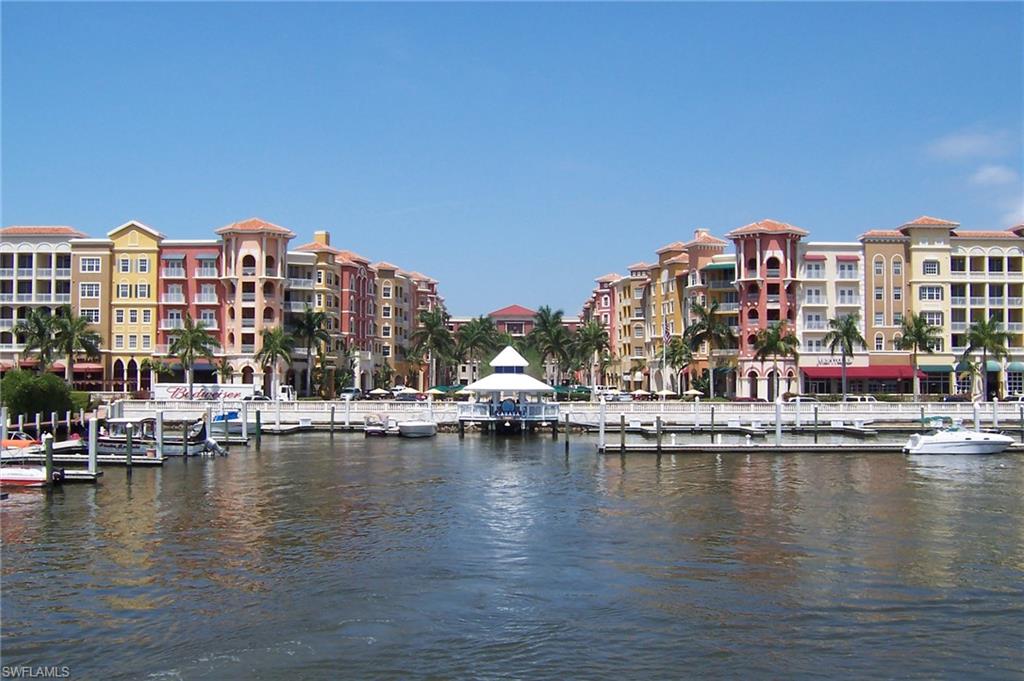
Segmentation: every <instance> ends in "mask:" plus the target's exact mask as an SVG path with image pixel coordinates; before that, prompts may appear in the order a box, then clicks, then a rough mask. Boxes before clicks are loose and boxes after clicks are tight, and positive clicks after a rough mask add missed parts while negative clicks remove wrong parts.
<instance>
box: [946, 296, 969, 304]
mask: <svg viewBox="0 0 1024 681" xmlns="http://www.w3.org/2000/svg"><path fill="white" fill-rule="evenodd" d="M949 302H950V303H951V304H953V305H966V304H967V297H966V296H953V297H951V298H950V299H949Z"/></svg>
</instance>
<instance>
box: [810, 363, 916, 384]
mask: <svg viewBox="0 0 1024 681" xmlns="http://www.w3.org/2000/svg"><path fill="white" fill-rule="evenodd" d="M801 371H803V372H804V376H806V377H807V378H842V377H843V369H842V367H805V368H803V369H801ZM917 375H918V377H919V378H927V377H928V375H927V374H925V373H924V372H923V371H919V372H917ZM913 377H914V368H913V367H908V366H877V367H847V368H846V378H847V379H851V378H876V379H880V380H890V381H895V380H900V379H904V378H913Z"/></svg>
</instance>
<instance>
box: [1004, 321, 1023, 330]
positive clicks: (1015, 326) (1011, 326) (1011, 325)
mask: <svg viewBox="0 0 1024 681" xmlns="http://www.w3.org/2000/svg"><path fill="white" fill-rule="evenodd" d="M1006 330H1007V331H1024V324H1022V323H1021V322H1008V323H1007V324H1006Z"/></svg>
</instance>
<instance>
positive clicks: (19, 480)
mask: <svg viewBox="0 0 1024 681" xmlns="http://www.w3.org/2000/svg"><path fill="white" fill-rule="evenodd" d="M63 479H64V471H63V470H54V471H53V482H60V481H62V480H63ZM45 484H46V467H45V466H0V485H2V486H3V487H42V486H43V485H45Z"/></svg>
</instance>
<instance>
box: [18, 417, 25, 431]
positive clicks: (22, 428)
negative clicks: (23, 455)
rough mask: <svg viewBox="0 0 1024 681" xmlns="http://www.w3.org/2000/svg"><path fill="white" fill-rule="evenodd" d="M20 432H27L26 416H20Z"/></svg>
mask: <svg viewBox="0 0 1024 681" xmlns="http://www.w3.org/2000/svg"><path fill="white" fill-rule="evenodd" d="M18 430H20V431H21V432H23V433H24V432H25V415H24V414H18Z"/></svg>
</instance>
